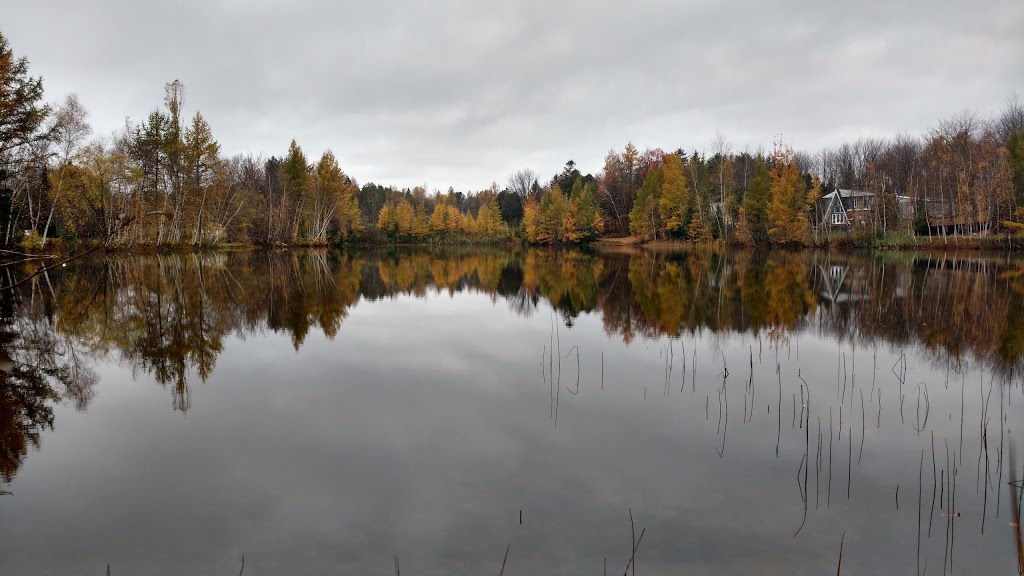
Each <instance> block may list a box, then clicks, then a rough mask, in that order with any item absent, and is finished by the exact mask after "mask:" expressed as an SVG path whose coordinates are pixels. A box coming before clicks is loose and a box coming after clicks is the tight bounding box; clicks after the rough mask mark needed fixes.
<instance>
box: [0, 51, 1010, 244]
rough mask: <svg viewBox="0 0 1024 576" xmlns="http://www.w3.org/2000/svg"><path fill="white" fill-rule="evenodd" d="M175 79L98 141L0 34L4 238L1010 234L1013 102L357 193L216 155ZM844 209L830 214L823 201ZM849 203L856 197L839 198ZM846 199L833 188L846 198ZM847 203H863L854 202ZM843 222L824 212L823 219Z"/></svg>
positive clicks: (318, 167)
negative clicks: (826, 136) (476, 181)
mask: <svg viewBox="0 0 1024 576" xmlns="http://www.w3.org/2000/svg"><path fill="white" fill-rule="evenodd" d="M184 94H185V87H184V85H183V84H182V83H181V82H179V81H177V80H175V81H173V82H170V83H168V84H167V85H166V86H165V87H164V101H163V103H162V105H160V106H157V107H155V109H154V110H153V111H152V112H151V113H150V114H149V115H148V116H147V117H146V118H143V119H137V120H129V121H127V122H126V124H125V125H124V126H122V127H120V128H119V129H117V130H116V131H114V132H113V133H111V134H109V135H106V136H104V135H101V134H98V133H97V132H96V131H95V130H94V128H93V127H92V126H91V125H90V124H89V113H88V111H87V110H86V109H85V108H84V106H83V105H82V104H81V102H80V101H79V99H78V98H77V96H76V95H74V94H72V95H68V96H66V97H65V98H64V99H63V100H59V101H57V102H53V103H48V102H47V101H46V100H45V95H44V92H43V82H42V79H41V78H40V77H34V76H32V75H31V72H30V70H29V61H28V59H27V58H26V57H24V56H21V57H16V55H15V53H14V51H13V49H12V48H11V47H10V46H9V45H8V42H7V40H6V39H5V38H4V37H3V36H2V35H0V244H2V245H3V246H4V247H5V248H7V249H9V250H10V249H15V248H16V249H21V250H32V251H60V250H72V249H75V248H76V247H78V246H79V245H83V244H85V245H97V244H102V245H104V246H106V247H110V248H118V247H133V246H167V247H171V246H189V247H202V246H217V245H229V244H241V245H277V246H281V245H285V246H327V245H340V244H345V243H366V244H376V243H410V244H411V243H443V244H448V243H460V242H505V243H524V244H574V243H586V242H590V241H593V240H597V239H600V238H605V237H630V238H631V239H633V240H635V241H663V240H670V241H671V240H686V241H694V242H709V241H720V242H724V243H733V244H744V245H810V244H822V243H826V242H830V241H832V240H835V239H847V240H849V239H851V238H868V239H872V238H874V239H880V238H890V237H910V238H914V237H934V236H939V237H942V238H947V237H950V236H952V237H956V238H961V237H963V238H967V237H982V238H984V237H1006V238H1007V239H1008V238H1009V237H1010V236H1016V237H1020V236H1022V235H1024V103H1022V102H1021V101H1020V100H1019V99H1018V98H1017V97H1016V96H1013V97H1010V98H1008V99H1007V100H1006V102H1005V104H1004V106H1003V108H1002V111H1001V112H1000V114H998V115H997V117H994V118H982V117H980V116H979V115H978V114H976V113H972V112H969V111H964V112H960V113H957V114H954V115H952V116H950V117H948V118H945V119H942V120H939V121H938V122H937V124H936V125H935V127H934V128H932V129H930V130H929V131H928V132H926V133H924V134H921V135H909V134H901V135H898V136H896V137H893V138H883V139H859V140H856V141H854V142H850V143H844V144H842V145H840V146H838V147H835V148H829V149H823V150H820V151H817V152H816V153H809V152H804V151H797V150H794V149H793V148H792V147H790V146H787V145H785V144H784V143H783V142H782V141H781V140H780V141H778V142H776V143H774V144H773V146H772V148H771V150H755V151H750V150H743V151H736V150H733V147H732V146H731V145H730V143H729V142H728V140H727V139H726V137H725V136H724V135H722V134H721V133H719V134H717V135H716V137H715V138H714V140H713V141H712V142H711V143H710V152H704V151H698V150H693V151H688V150H684V149H682V148H679V149H676V150H673V151H665V150H662V149H657V148H648V149H644V150H640V149H638V148H637V147H636V146H634V145H633V144H632V143H628V144H626V145H625V147H624V148H623V149H622V150H621V151H618V150H610V151H609V152H608V154H607V155H606V157H605V159H604V164H603V166H601V167H600V169H599V170H597V172H596V174H594V173H586V174H584V173H583V172H582V171H581V170H580V168H579V167H578V166H577V165H576V163H575V162H573V161H572V160H569V161H568V162H566V164H565V166H564V168H563V169H561V171H559V172H558V173H556V174H554V175H553V176H551V177H550V178H547V177H542V176H540V175H539V174H538V173H537V172H535V171H533V170H531V169H523V170H519V171H517V172H515V173H513V174H511V175H508V176H507V177H506V178H503V179H504V180H505V184H504V186H501V185H499V184H498V183H497V181H495V182H493V183H492V184H491V185H490V186H489V187H488V188H487V189H484V190H472V191H456V190H454V189H453V188H450V187H449V188H448V189H447V190H446V191H443V192H442V191H441V190H439V189H431V190H427V189H426V187H425V186H424V187H415V188H412V189H409V188H397V187H393V186H386V185H382V184H376V183H372V182H368V183H365V184H360V183H359V182H358V181H357V180H356V179H355V178H354V177H353V176H351V175H350V174H348V173H346V172H345V171H344V170H343V168H342V165H341V162H340V161H339V159H338V158H337V157H336V156H335V155H334V153H333V152H331V151H330V150H326V151H324V152H323V153H322V154H321V155H320V156H319V158H316V157H315V156H313V157H310V156H307V154H306V152H305V151H304V150H303V149H302V148H301V146H300V145H299V144H298V143H297V142H296V141H295V140H292V141H291V143H290V144H289V146H288V147H287V150H286V151H285V152H284V153H283V154H280V155H270V156H261V155H252V154H240V155H231V156H228V155H225V154H224V153H223V152H222V150H221V147H220V145H219V143H218V142H217V139H216V138H215V136H214V131H213V128H212V127H211V126H210V125H209V123H208V122H207V120H206V119H205V118H204V117H203V115H202V113H200V112H199V111H193V112H186V110H185V106H184ZM837 190H839V191H844V192H842V193H841V194H840V197H842V198H844V199H843V200H842V201H841V203H843V204H844V205H845V204H847V203H849V206H847V208H849V209H850V211H849V212H848V214H850V215H853V214H856V217H853V216H850V217H849V218H846V217H843V218H840V220H830V214H828V213H826V210H831V209H832V207H833V206H834V205H833V204H829V203H828V202H827V200H828V198H830V197H829V196H827V195H829V194H833V196H834V193H835V192H836V191H837ZM845 191H856V192H855V193H853V194H852V195H851V194H849V192H845ZM842 194H847V197H843V196H842ZM853 196H856V197H857V198H859V199H860V200H859V201H860V202H861V203H860V204H857V203H856V202H858V200H857V199H851V198H853ZM837 209H838V208H837Z"/></svg>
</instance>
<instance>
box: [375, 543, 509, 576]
mask: <svg viewBox="0 0 1024 576" xmlns="http://www.w3.org/2000/svg"><path fill="white" fill-rule="evenodd" d="M510 548H512V541H511V540H509V541H508V545H507V546H505V557H504V558H503V559H502V560H501V570H500V571H499V572H498V576H502V575H503V574H504V573H505V563H506V562H508V551H509V549H510ZM395 570H396V575H395V576H398V575H397V570H398V556H395Z"/></svg>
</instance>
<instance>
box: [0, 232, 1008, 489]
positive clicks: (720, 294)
mask: <svg viewBox="0 0 1024 576" xmlns="http://www.w3.org/2000/svg"><path fill="white" fill-rule="evenodd" d="M433 291H438V292H447V293H449V294H454V293H456V292H463V291H470V292H478V293H484V294H487V295H490V296H491V298H492V299H493V300H494V301H495V302H498V301H504V302H506V303H507V305H508V307H509V308H510V310H511V311H512V312H513V313H515V314H518V315H524V316H529V315H531V314H532V313H533V312H534V311H535V310H536V309H537V307H538V305H539V304H540V302H541V301H542V300H543V301H546V302H548V303H550V305H551V306H552V307H553V308H554V309H555V310H557V311H558V313H559V314H560V316H561V318H562V321H563V322H564V323H565V324H566V325H568V326H571V325H572V324H573V322H574V321H575V319H576V317H577V316H579V315H580V314H582V313H588V312H598V313H599V314H600V316H601V320H602V322H603V325H604V329H605V331H606V333H608V334H609V335H618V336H619V337H621V338H622V340H623V341H624V342H625V343H627V344H628V343H630V342H632V341H633V340H635V339H637V338H643V339H657V338H661V337H664V336H668V337H678V336H680V335H682V334H691V333H696V332H699V331H712V332H716V333H749V334H755V335H764V336H765V337H766V338H768V339H770V340H774V341H784V340H785V339H787V338H788V337H789V336H790V335H791V334H793V333H794V332H802V331H814V332H817V333H820V334H821V335H827V336H830V337H831V338H834V339H836V340H839V341H841V342H842V341H852V342H854V343H860V342H864V343H870V342H879V341H881V342H886V343H888V344H891V345H894V346H900V347H907V346H913V345H919V346H920V347H921V348H922V349H924V350H926V351H927V353H928V355H929V356H930V357H931V358H932V360H933V362H935V363H936V365H941V366H955V365H959V363H960V362H961V360H963V359H965V358H967V357H970V358H971V359H973V360H974V361H977V362H980V363H981V364H983V365H987V366H988V367H989V368H990V369H991V370H993V371H994V372H995V373H997V374H1002V375H1007V376H1012V375H1013V374H1015V373H1019V370H1020V367H1021V358H1022V356H1024V264H1022V263H1021V262H1018V261H1015V260H1008V259H1005V258H1002V259H1000V258H991V257H985V256H975V255H970V256H964V257H960V256H948V255H947V256H935V255H927V254H924V255H909V254H895V255H890V254H884V255H877V256H852V255H843V256H836V255H829V254H825V253H818V252H772V253H763V252H751V251H728V250H715V249H694V250H688V251H682V252H649V251H641V250H629V251H619V252H607V253H606V252H587V251H580V250H556V249H546V250H541V249H530V250H514V251H501V250H493V249H485V250H481V249H449V250H440V249H437V250H415V251H413V250H410V251H401V250H390V251H367V252H360V251H349V252H342V251H327V250H306V251H242V252H219V253H197V254H161V255H147V256H128V255H124V256H110V257H104V258H93V259H89V260H83V261H79V262H77V263H75V264H74V265H72V266H69V267H68V268H66V269H64V270H63V271H62V273H61V274H59V275H53V274H50V275H42V276H40V277H38V278H36V279H34V280H33V281H32V282H31V283H29V284H27V285H25V286H22V287H20V288H19V289H18V290H17V291H16V292H13V293H12V292H10V291H8V292H6V293H3V294H0V477H2V478H3V480H4V481H7V482H10V480H11V478H12V477H13V476H14V474H15V473H16V472H17V470H18V468H19V467H20V466H21V463H22V462H23V460H24V458H25V456H26V454H27V452H28V448H29V447H30V446H32V447H38V444H39V439H40V434H41V433H42V432H43V431H44V430H46V429H48V428H51V427H52V425H53V406H54V405H55V404H57V403H59V402H65V401H67V402H71V403H73V404H74V405H75V406H76V407H78V408H79V409H84V408H85V407H86V406H87V404H88V403H89V400H90V398H91V397H92V394H93V390H94V387H95V384H96V376H95V374H94V373H93V371H92V370H90V369H89V368H88V367H87V364H88V360H93V361H100V360H104V361H105V360H109V359H111V358H113V359H116V360H118V361H120V362H122V363H125V364H127V365H129V366H130V367H131V368H132V369H133V371H134V372H135V373H136V374H137V375H138V374H149V375H151V376H152V378H153V379H155V381H156V382H158V383H159V384H161V385H163V386H166V387H168V388H170V390H171V396H172V406H173V408H174V409H175V410H181V411H187V410H188V409H189V407H190V400H189V386H190V383H192V382H194V381H196V380H199V381H205V380H206V379H207V378H208V377H209V376H210V374H211V373H212V372H213V370H214V366H215V363H216V360H217V357H218V355H219V354H220V353H221V351H222V349H223V343H224V340H225V338H227V337H228V336H231V335H236V336H241V337H244V336H246V335H249V334H254V333H260V332H263V331H265V330H270V331H273V332H282V333H286V334H288V335H289V337H290V339H291V342H292V344H293V346H294V347H295V349H296V350H298V349H300V348H301V347H302V344H303V341H304V339H305V338H306V336H307V334H308V333H309V331H310V330H311V329H313V328H317V329H319V330H322V331H323V332H324V334H326V335H327V336H328V337H329V338H333V337H334V336H335V335H336V334H337V333H338V331H339V330H342V329H343V324H344V321H345V318H346V317H347V315H348V311H349V309H350V308H352V307H353V306H356V305H357V304H358V303H359V301H360V299H366V300H368V301H373V300H377V299H382V298H394V297H396V296H398V295H411V296H414V297H422V296H424V295H426V294H428V293H430V292H433Z"/></svg>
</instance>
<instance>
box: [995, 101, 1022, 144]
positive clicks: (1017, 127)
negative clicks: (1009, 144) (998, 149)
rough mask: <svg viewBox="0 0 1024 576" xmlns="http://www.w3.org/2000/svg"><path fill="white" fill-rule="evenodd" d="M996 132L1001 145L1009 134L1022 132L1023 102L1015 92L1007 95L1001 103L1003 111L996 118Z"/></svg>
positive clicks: (1008, 137)
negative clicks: (1004, 101) (1003, 102)
mask: <svg viewBox="0 0 1024 576" xmlns="http://www.w3.org/2000/svg"><path fill="white" fill-rule="evenodd" d="M995 124H996V132H997V133H998V134H999V140H1000V141H1001V142H1002V144H1003V145H1005V144H1006V141H1007V140H1009V139H1010V136H1013V135H1014V134H1016V133H1018V132H1024V102H1021V100H1020V97H1019V96H1017V95H1016V94H1013V95H1011V96H1008V97H1007V98H1006V103H1005V104H1004V105H1003V111H1002V113H1001V114H1000V116H999V119H998V120H996V123H995Z"/></svg>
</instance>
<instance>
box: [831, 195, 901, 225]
mask: <svg viewBox="0 0 1024 576" xmlns="http://www.w3.org/2000/svg"><path fill="white" fill-rule="evenodd" d="M896 198H897V202H898V203H899V217H900V218H909V217H910V216H911V215H912V214H913V206H912V203H911V199H910V197H908V196H896ZM874 206H875V194H874V193H873V192H865V191H863V190H843V189H838V190H836V191H834V192H829V193H828V194H825V195H824V196H822V197H821V198H818V206H817V212H818V214H819V215H821V218H820V219H819V222H818V223H819V224H820V225H822V226H826V227H829V228H847V227H850V226H855V225H865V224H869V223H870V222H871V215H872V210H873V208H874Z"/></svg>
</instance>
